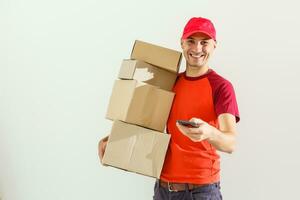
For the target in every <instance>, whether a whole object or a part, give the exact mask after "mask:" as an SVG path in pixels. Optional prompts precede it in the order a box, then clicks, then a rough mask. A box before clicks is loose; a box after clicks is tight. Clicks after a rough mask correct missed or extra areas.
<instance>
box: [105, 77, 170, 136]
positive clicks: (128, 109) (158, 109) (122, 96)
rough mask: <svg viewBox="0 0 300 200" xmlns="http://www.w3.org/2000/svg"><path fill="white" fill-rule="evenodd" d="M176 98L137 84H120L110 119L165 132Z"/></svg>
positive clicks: (110, 104)
mask: <svg viewBox="0 0 300 200" xmlns="http://www.w3.org/2000/svg"><path fill="white" fill-rule="evenodd" d="M174 95H175V94H174V93H173V92H169V91H166V90H162V89H159V88H157V87H155V86H153V85H149V84H146V83H143V82H138V81H136V80H116V81H115V84H114V87H113V91H112V94H111V97H110V101H109V105H108V109H107V113H106V118H108V119H111V120H121V121H125V122H128V123H132V124H137V125H140V126H144V127H146V128H150V129H154V130H158V131H161V132H163V131H164V128H165V124H166V122H167V119H168V116H169V112H170V109H171V106H172V101H173V98H174Z"/></svg>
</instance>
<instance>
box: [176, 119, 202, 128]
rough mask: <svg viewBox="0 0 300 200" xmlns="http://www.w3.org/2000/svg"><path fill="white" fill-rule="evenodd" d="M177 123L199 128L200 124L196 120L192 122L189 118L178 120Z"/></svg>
mask: <svg viewBox="0 0 300 200" xmlns="http://www.w3.org/2000/svg"><path fill="white" fill-rule="evenodd" d="M177 123H178V124H180V125H183V126H188V127H192V128H198V127H199V124H197V123H195V122H190V121H187V120H177Z"/></svg>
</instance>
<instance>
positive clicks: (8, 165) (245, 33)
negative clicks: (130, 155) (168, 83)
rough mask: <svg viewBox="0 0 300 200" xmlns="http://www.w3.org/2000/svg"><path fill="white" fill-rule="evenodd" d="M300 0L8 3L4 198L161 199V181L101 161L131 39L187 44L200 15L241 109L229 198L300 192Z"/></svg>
mask: <svg viewBox="0 0 300 200" xmlns="http://www.w3.org/2000/svg"><path fill="white" fill-rule="evenodd" d="M298 4H299V3H297V1H292V0H285V1H278V2H275V1H259V0H252V1H243V2H242V1H232V0H228V1H214V0H205V1H204V0H202V1H199V0H197V1H171V0H165V1H161V0H151V1H141V0H136V1H134V0H131V1H128V0H127V1H113V0H111V1H99V0H97V1H96V0H85V1H78V0H77V1H76V0H75V1H74V0H72V1H71V0H52V1H39V0H27V1H21V0H1V1H0V198H2V200H40V199H43V200H54V199H55V200H82V199H88V200H100V199H101V200H102V199H110V200H113V199H131V200H135V199H136V200H139V199H148V200H150V199H152V195H153V183H154V180H153V179H151V178H148V177H143V176H139V175H136V174H132V173H126V172H123V171H120V170H117V169H113V168H110V167H102V166H100V165H99V160H98V157H97V143H98V141H99V139H100V138H101V137H103V136H105V135H106V134H107V133H108V132H109V130H110V127H111V122H110V121H108V120H105V119H104V116H105V112H106V107H107V105H108V100H109V96H110V93H111V89H112V85H113V81H114V79H116V75H117V72H118V70H119V66H120V63H121V60H122V59H123V58H128V57H129V55H130V51H131V48H132V45H133V42H134V40H135V39H140V40H144V41H147V42H151V43H155V44H158V45H162V46H166V47H169V48H173V49H177V50H180V46H179V38H180V36H181V32H182V29H183V26H184V24H185V23H186V21H187V20H188V19H189V18H190V17H192V16H204V17H208V18H210V19H211V20H212V21H213V22H214V23H215V26H216V29H217V38H218V41H219V43H218V47H217V50H216V52H215V55H214V58H213V61H212V62H211V67H212V68H213V69H215V70H216V71H217V72H218V73H219V74H221V75H223V76H224V77H226V78H227V79H229V80H231V82H232V83H233V84H234V86H235V90H236V95H237V98H238V102H239V108H240V113H241V122H240V123H239V125H238V130H239V144H238V149H237V151H236V152H235V153H234V154H232V155H226V154H222V161H223V162H222V192H223V196H224V199H230V200H239V199H243V200H253V199H257V200H266V199H278V200H279V199H297V198H299V189H298V185H299V183H298V182H299V181H298V180H299V178H300V173H299V169H300V161H299V155H298V152H299V150H300V147H299V146H298V144H299V142H300V136H299V134H300V133H299V129H298V126H299V122H298V121H299V116H298V114H299V112H300V109H299V101H300V89H299V84H300V80H299V73H300V69H299V67H300V65H299V64H300V58H299V57H300V56H299V55H298V54H299V48H300V40H299V35H300V28H299V27H300V22H299V18H300V14H299V11H298V7H299V5H298ZM182 67H183V66H182ZM183 69H184V68H182V70H183Z"/></svg>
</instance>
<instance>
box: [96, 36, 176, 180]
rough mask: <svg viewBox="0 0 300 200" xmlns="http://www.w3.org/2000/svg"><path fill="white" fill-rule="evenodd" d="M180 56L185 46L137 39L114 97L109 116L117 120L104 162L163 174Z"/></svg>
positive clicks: (142, 172) (120, 74)
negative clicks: (177, 47) (180, 48)
mask: <svg viewBox="0 0 300 200" xmlns="http://www.w3.org/2000/svg"><path fill="white" fill-rule="evenodd" d="M180 62H181V52H178V51H174V50H171V49H167V48H164V47H159V46H157V45H153V44H149V43H146V42H142V41H138V40H137V41H135V43H134V46H133V49H132V52H131V57H130V59H125V60H123V62H122V65H121V68H120V72H119V76H118V78H119V80H116V81H115V83H114V87H113V91H112V94H111V97H110V101H109V106H108V110H107V114H106V118H108V119H110V120H114V123H113V127H112V130H111V133H110V137H109V140H108V143H107V146H106V150H105V154H104V157H103V160H102V162H103V163H104V164H106V165H110V166H113V167H116V168H121V169H123V170H127V171H131V172H136V173H139V174H143V175H146V176H151V177H155V178H159V176H160V173H161V170H162V166H163V162H164V158H165V154H166V151H167V148H168V144H169V140H170V136H169V135H168V134H165V133H163V132H164V130H165V125H166V122H167V119H168V116H169V112H170V109H171V106H172V101H173V98H174V93H173V92H171V90H172V87H173V85H174V83H175V81H176V77H177V73H178V70H179V66H180Z"/></svg>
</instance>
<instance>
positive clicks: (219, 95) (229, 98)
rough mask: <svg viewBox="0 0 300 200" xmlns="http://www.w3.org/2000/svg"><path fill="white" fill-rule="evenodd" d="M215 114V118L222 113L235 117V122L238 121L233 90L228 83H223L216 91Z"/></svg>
mask: <svg viewBox="0 0 300 200" xmlns="http://www.w3.org/2000/svg"><path fill="white" fill-rule="evenodd" d="M215 112H216V114H217V116H219V115H220V114H222V113H230V114H232V115H234V116H235V119H236V122H239V121H240V114H239V110H238V105H237V101H236V96H235V92H234V88H233V86H232V84H231V83H230V82H229V81H226V82H224V83H223V84H222V85H221V86H220V87H219V89H218V90H217V91H216V95H215Z"/></svg>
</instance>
